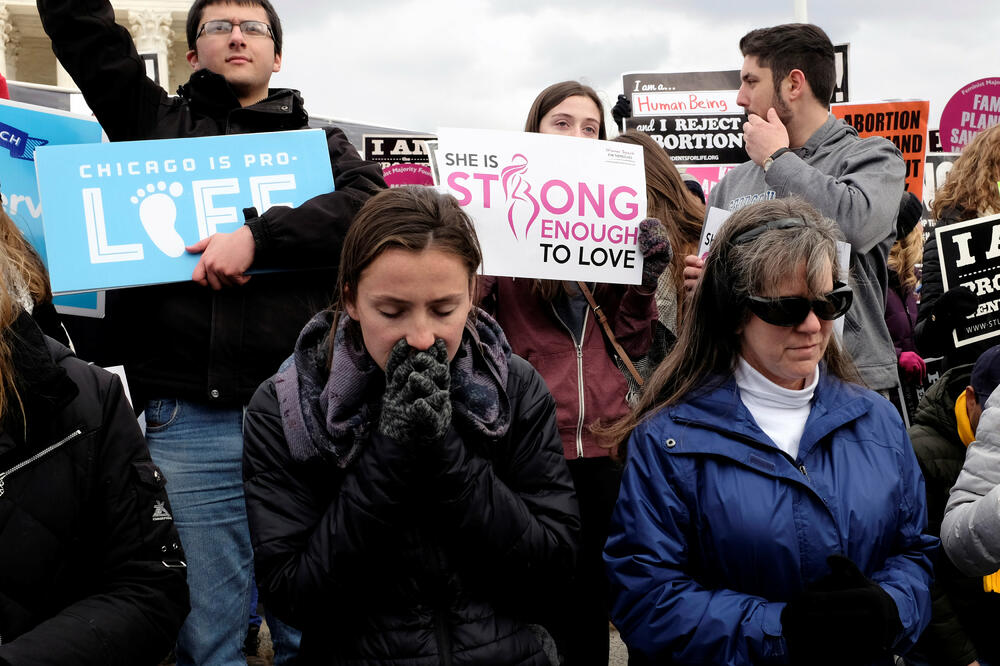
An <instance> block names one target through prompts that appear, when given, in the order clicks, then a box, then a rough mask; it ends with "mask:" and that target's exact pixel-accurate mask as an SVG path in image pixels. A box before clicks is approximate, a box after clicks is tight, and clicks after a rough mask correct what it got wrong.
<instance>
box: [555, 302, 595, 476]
mask: <svg viewBox="0 0 1000 666" xmlns="http://www.w3.org/2000/svg"><path fill="white" fill-rule="evenodd" d="M549 307H551V308H552V314H554V315H555V316H556V321H558V322H559V323H560V324H562V327H563V328H565V329H566V332H567V333H569V339H570V340H572V341H573V346H574V347H576V390H577V400H578V401H579V403H580V409H579V412H580V414H579V416H578V418H577V419H576V457H577V458H582V457H583V422H584V413H583V412H584V404H585V401H584V399H583V338H584V336H585V335H586V334H587V318H588V317H589V316H590V308H589V307H588V308H587V311H586V312H584V313H583V330H582V331H580V342H579V344H578V343H577V341H576V336H575V335H573V331H572V330H571V329H570V327H569V326H567V325H566V322H564V321H563V320H562V318H561V317H560V316H559V313H558V312H557V311H556V306H555V305H553V304H552V303H549Z"/></svg>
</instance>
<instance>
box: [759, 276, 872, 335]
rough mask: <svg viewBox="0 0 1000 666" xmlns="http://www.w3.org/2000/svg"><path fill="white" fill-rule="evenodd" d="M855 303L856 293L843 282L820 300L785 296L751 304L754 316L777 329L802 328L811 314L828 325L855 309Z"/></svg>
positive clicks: (838, 283)
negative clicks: (853, 306) (853, 303)
mask: <svg viewBox="0 0 1000 666" xmlns="http://www.w3.org/2000/svg"><path fill="white" fill-rule="evenodd" d="M852 302H854V292H853V291H851V288H850V287H848V286H847V285H846V284H844V283H843V282H837V283H836V284H834V289H833V291H831V292H830V293H828V294H823V298H821V299H819V300H815V301H812V300H809V299H808V298H803V297H802V296H784V297H781V298H763V297H761V296H751V297H750V301H749V303H748V304H747V307H748V308H749V310H750V312H752V313H754V314H755V315H757V316H758V317H760V318H761V319H762V320H763V321H765V322H767V323H768V324H771V325H773V326H789V327H790V326H798V325H799V324H801V323H802V322H803V321H805V319H806V317H808V316H809V312H810V311H812V312H815V313H816V316H817V317H819V318H820V319H825V320H826V321H831V320H833V319H836V318H837V317H839V316H841V315H843V314H844V313H846V312H847V311H848V310H850V309H851V303H852Z"/></svg>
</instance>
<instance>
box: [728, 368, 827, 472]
mask: <svg viewBox="0 0 1000 666" xmlns="http://www.w3.org/2000/svg"><path fill="white" fill-rule="evenodd" d="M733 374H734V376H735V378H736V385H737V386H738V387H739V388H740V399H741V400H742V401H743V404H744V405H746V408H747V409H748V410H750V414H751V415H752V416H753V419H754V421H756V422H757V425H759V426H760V429H761V430H763V431H764V432H765V433H767V436H768V437H770V438H771V439H772V440H773V441H774V443H775V444H777V445H778V448H779V449H781V450H782V451H784V452H785V453H787V454H788V455H790V456H791V457H792V458H797V457H798V455H799V440H800V439H802V431H803V430H805V427H806V419H808V418H809V410H810V409H812V398H813V392H814V391H815V390H816V384H817V383H818V382H819V367H818V366H817V367H816V369H815V370H814V371H813V378H812V382H810V383H809V384H808V385H807V386H805V387H804V388H802V389H800V390H798V391H795V390H792V389H787V388H785V387H783V386H778V385H777V384H775V383H774V382H772V381H771V380H770V379H768V378H767V377H765V376H764V375H762V374H760V373H759V372H758V371H757V370H756V369H754V368H753V367H752V366H751V365H750V364H749V363H747V362H746V361H745V360H743V357H742V356H741V357H740V359H739V363H738V364H737V365H736V371H735V373H733Z"/></svg>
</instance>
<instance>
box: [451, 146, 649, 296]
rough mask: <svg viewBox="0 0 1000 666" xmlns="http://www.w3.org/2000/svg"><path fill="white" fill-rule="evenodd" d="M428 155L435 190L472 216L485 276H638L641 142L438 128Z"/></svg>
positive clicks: (634, 279)
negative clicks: (432, 165)
mask: <svg viewBox="0 0 1000 666" xmlns="http://www.w3.org/2000/svg"><path fill="white" fill-rule="evenodd" d="M435 160H436V169H437V172H436V174H437V179H438V184H439V187H440V188H441V189H442V190H443V191H445V192H448V193H449V194H452V195H453V196H455V198H457V199H458V202H459V204H461V205H462V207H463V208H464V209H465V210H466V212H467V213H468V214H469V215H470V216H471V217H472V219H473V220H474V221H475V224H476V233H477V234H478V236H479V242H480V245H481V246H482V248H483V272H484V273H485V274H486V275H505V276H510V277H531V278H544V279H553V280H587V281H597V282H612V283H619V284H638V283H639V282H640V279H641V276H642V254H641V253H640V252H639V248H638V245H637V242H638V236H639V223H640V222H641V221H642V220H643V218H645V217H646V175H645V167H644V165H643V159H642V148H641V147H639V146H635V145H632V144H626V143H616V142H611V141H597V140H594V139H580V138H574V137H564V136H552V135H546V134H529V133H524V132H501V131H491V130H470V129H442V130H441V131H440V132H439V133H438V144H437V149H436V152H435Z"/></svg>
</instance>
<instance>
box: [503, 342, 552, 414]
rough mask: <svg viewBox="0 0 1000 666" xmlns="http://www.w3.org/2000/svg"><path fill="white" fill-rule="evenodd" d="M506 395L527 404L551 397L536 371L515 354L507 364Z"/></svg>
mask: <svg viewBox="0 0 1000 666" xmlns="http://www.w3.org/2000/svg"><path fill="white" fill-rule="evenodd" d="M507 395H508V396H510V397H511V398H512V399H520V400H522V401H527V403H529V404H534V403H535V402H537V401H539V400H542V399H544V398H546V397H549V398H550V399H551V397H552V396H551V393H550V392H549V388H548V386H547V385H546V384H545V380H544V379H542V376H541V375H540V374H539V372H538V370H536V369H535V368H534V366H532V365H531V364H530V363H528V362H527V361H526V360H524V359H523V358H521V357H520V356H518V355H517V354H511V355H510V359H509V361H508V362H507Z"/></svg>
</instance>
